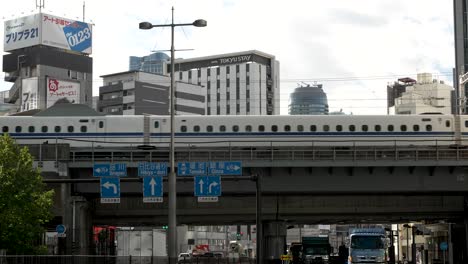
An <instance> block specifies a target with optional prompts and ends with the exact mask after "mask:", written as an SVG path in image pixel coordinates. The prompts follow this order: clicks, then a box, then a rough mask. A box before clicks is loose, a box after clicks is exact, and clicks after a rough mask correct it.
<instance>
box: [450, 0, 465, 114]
mask: <svg viewBox="0 0 468 264" xmlns="http://www.w3.org/2000/svg"><path fill="white" fill-rule="evenodd" d="M467 14H468V0H453V17H454V23H453V24H454V31H455V32H454V36H455V42H454V43H455V69H454V72H453V87H454V88H455V91H456V95H457V98H458V99H460V98H463V97H465V98H466V97H467V95H468V89H467V88H466V87H467V86H468V83H465V85H464V86H465V89H464V94H462V95H461V96H460V92H461V93H463V91H459V79H458V78H459V77H460V75H462V74H464V73H466V72H468V41H466V40H467V39H468V23H467V21H468V17H467ZM456 101H457V105H458V104H459V103H460V100H456ZM464 108H465V111H464V112H465V113H467V112H468V111H467V106H466V105H465V107H464Z"/></svg>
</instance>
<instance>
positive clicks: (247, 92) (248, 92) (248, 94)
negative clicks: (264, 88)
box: [245, 90, 250, 99]
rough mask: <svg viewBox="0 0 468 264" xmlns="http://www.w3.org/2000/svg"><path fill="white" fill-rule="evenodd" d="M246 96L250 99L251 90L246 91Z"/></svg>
mask: <svg viewBox="0 0 468 264" xmlns="http://www.w3.org/2000/svg"><path fill="white" fill-rule="evenodd" d="M245 98H246V99H250V90H246V91H245Z"/></svg>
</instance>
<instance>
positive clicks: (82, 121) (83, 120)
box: [80, 119, 89, 123]
mask: <svg viewBox="0 0 468 264" xmlns="http://www.w3.org/2000/svg"><path fill="white" fill-rule="evenodd" d="M88 122H89V120H88V119H80V123H88Z"/></svg>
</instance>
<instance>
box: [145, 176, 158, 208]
mask: <svg viewBox="0 0 468 264" xmlns="http://www.w3.org/2000/svg"><path fill="white" fill-rule="evenodd" d="M162 182H163V181H162V176H154V177H144V178H143V202H144V203H162V201H163V198H162V196H163V184H162Z"/></svg>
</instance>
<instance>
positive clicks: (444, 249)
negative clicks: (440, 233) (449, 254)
mask: <svg viewBox="0 0 468 264" xmlns="http://www.w3.org/2000/svg"><path fill="white" fill-rule="evenodd" d="M439 247H440V250H442V251H446V250H447V249H448V243H447V242H445V241H443V242H440V246H439Z"/></svg>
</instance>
